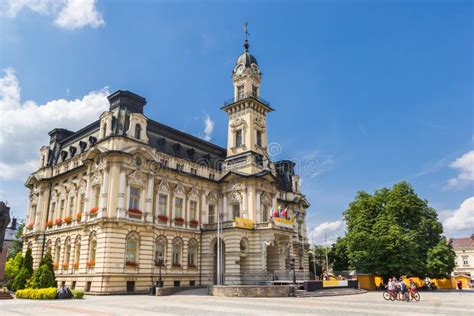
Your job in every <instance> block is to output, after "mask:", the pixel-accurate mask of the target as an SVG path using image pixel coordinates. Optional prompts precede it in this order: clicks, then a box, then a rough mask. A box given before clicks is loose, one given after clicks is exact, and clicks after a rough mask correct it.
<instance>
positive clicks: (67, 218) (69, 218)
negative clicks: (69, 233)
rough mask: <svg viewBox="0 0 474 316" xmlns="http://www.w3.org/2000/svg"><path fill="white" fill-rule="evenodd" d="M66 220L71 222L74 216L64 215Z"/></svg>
mask: <svg viewBox="0 0 474 316" xmlns="http://www.w3.org/2000/svg"><path fill="white" fill-rule="evenodd" d="M64 222H65V223H67V224H69V223H70V222H72V216H66V217H64Z"/></svg>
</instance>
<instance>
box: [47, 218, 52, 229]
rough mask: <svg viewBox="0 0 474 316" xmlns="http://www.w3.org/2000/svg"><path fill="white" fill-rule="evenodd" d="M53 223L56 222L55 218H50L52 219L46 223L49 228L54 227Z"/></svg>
mask: <svg viewBox="0 0 474 316" xmlns="http://www.w3.org/2000/svg"><path fill="white" fill-rule="evenodd" d="M53 224H54V222H53V220H52V219H50V220H48V222H47V223H46V226H48V227H49V228H51V227H53Z"/></svg>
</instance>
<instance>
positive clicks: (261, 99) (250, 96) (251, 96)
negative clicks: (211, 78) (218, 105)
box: [223, 93, 272, 109]
mask: <svg viewBox="0 0 474 316" xmlns="http://www.w3.org/2000/svg"><path fill="white" fill-rule="evenodd" d="M248 98H252V99H254V100H257V101H258V102H260V103H262V104H263V105H265V106H267V107H269V108H270V109H272V108H271V106H270V102H268V101H267V100H265V99H264V98H261V97H259V96H256V95H253V94H252V93H247V94H242V95H240V96H239V97H238V98H237V99H236V98H232V99H229V100H227V101H225V102H224V105H223V107H226V106H228V105H231V104H233V103H235V102H238V101H241V100H245V99H248Z"/></svg>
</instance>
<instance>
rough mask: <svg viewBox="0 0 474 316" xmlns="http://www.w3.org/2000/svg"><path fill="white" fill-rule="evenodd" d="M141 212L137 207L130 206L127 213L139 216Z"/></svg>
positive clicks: (131, 215)
mask: <svg viewBox="0 0 474 316" xmlns="http://www.w3.org/2000/svg"><path fill="white" fill-rule="evenodd" d="M142 214H143V212H142V211H140V210H139V209H138V208H131V209H129V210H128V215H129V216H130V217H137V218H141V217H142Z"/></svg>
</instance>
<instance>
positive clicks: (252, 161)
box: [24, 40, 309, 293]
mask: <svg viewBox="0 0 474 316" xmlns="http://www.w3.org/2000/svg"><path fill="white" fill-rule="evenodd" d="M244 48H245V50H244V52H243V54H242V55H241V56H239V58H238V60H237V63H236V66H235V68H234V70H233V72H232V78H233V82H234V98H233V99H232V100H231V101H229V102H227V103H225V104H224V106H223V107H222V109H223V110H224V111H225V112H227V113H228V117H229V123H228V145H227V148H221V147H219V146H216V145H214V144H211V143H209V142H206V141H203V140H201V139H198V138H196V137H194V136H191V135H188V134H186V133H183V132H181V131H178V130H176V129H173V128H171V127H168V126H166V125H163V124H161V123H158V122H156V121H154V120H152V119H150V118H148V117H146V116H145V115H144V114H143V109H144V106H145V104H146V100H145V99H144V98H143V97H140V96H138V95H136V94H134V93H131V92H129V91H117V92H115V93H113V94H112V95H110V96H109V97H108V99H109V102H110V108H109V111H106V112H104V113H103V114H102V115H101V116H100V118H99V119H98V120H97V121H95V122H93V123H92V124H90V125H88V126H86V127H84V128H83V129H81V130H79V131H76V132H72V131H69V130H67V129H54V130H52V131H51V132H50V133H49V136H50V142H49V145H47V146H43V147H42V148H41V149H40V154H41V156H40V157H41V158H40V167H39V169H38V170H37V171H36V172H34V173H33V174H31V176H30V177H29V178H28V180H27V182H26V186H27V187H28V188H29V190H30V192H29V206H28V212H27V223H26V224H27V229H26V233H25V243H24V245H25V249H26V247H30V248H31V249H32V250H33V257H34V265H35V267H36V266H37V265H38V264H39V261H40V259H41V257H42V256H43V255H44V254H45V253H46V252H47V251H51V253H52V256H53V260H54V265H55V269H56V278H57V280H58V283H59V284H65V285H67V286H71V287H75V288H81V289H85V290H86V291H88V292H95V293H120V292H135V291H145V290H147V289H148V287H149V286H150V285H151V284H155V283H156V282H157V281H158V280H159V278H160V272H161V277H162V279H163V281H164V285H165V286H188V285H200V284H202V285H206V284H213V283H215V282H217V280H222V282H224V284H251V283H255V282H260V281H265V280H273V279H275V278H278V279H289V276H288V275H289V270H290V269H289V267H290V260H292V259H294V261H295V268H296V271H297V274H298V278H304V277H306V276H307V275H308V260H307V259H308V258H307V248H308V244H307V239H306V237H305V236H306V224H305V218H306V210H307V208H308V207H309V204H308V202H307V200H306V199H305V197H304V195H303V194H302V193H301V192H300V187H299V177H298V176H297V175H296V174H295V172H294V163H292V162H291V161H286V160H285V161H278V162H273V161H271V159H270V157H269V156H268V154H267V150H268V148H267V147H268V141H267V124H266V116H267V114H268V113H270V112H272V111H273V109H272V108H271V107H270V104H269V103H268V102H266V101H264V100H263V99H262V98H261V97H260V82H261V73H260V69H259V66H258V64H257V60H256V59H255V57H253V56H252V55H251V54H250V53H249V51H248V48H249V46H248V41H247V40H246V41H245V43H244ZM282 209H285V211H284V212H285V213H287V214H285V215H284V218H282V217H281V216H280V217H278V216H274V215H278V214H273V212H276V211H277V210H282ZM218 221H219V225H218V224H217V222H218ZM217 226H220V228H221V229H220V231H219V236H220V239H219V242H218V233H217ZM218 244H219V247H218ZM218 248H219V249H222V251H221V256H220V258H217V249H218ZM218 265H219V269H218V268H217V266H218ZM218 271H219V275H218Z"/></svg>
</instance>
